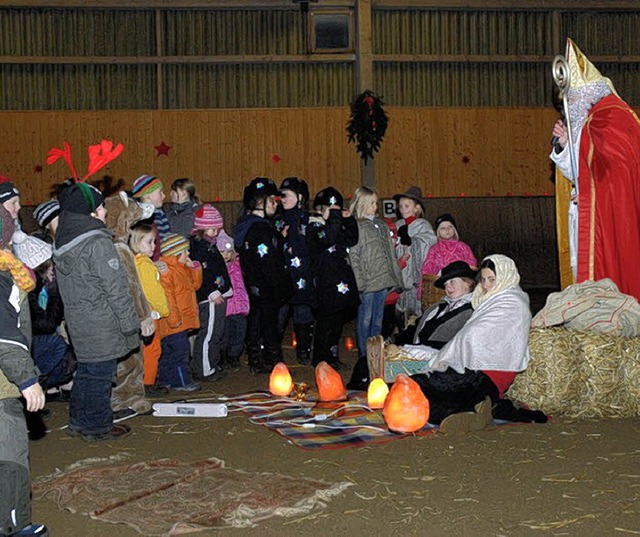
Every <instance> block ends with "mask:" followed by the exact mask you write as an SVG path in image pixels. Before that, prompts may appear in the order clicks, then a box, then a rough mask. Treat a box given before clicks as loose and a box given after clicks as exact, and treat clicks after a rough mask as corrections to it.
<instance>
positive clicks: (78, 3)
mask: <svg viewBox="0 0 640 537" xmlns="http://www.w3.org/2000/svg"><path fill="white" fill-rule="evenodd" d="M357 1H358V0H319V1H318V2H317V3H316V2H312V3H311V4H310V6H311V7H312V8H313V7H320V8H324V7H355V5H356V2H357ZM371 3H372V8H373V9H374V10H376V9H461V10H487V9H489V10H503V9H504V10H549V9H557V10H561V11H571V10H581V11H583V10H607V11H610V10H633V11H638V10H640V5H639V3H638V0H371ZM3 7H5V8H16V7H33V8H111V9H190V8H193V9H238V10H242V9H298V4H296V3H294V1H293V0H46V1H45V0H0V8H3Z"/></svg>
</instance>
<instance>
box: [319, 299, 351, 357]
mask: <svg viewBox="0 0 640 537" xmlns="http://www.w3.org/2000/svg"><path fill="white" fill-rule="evenodd" d="M345 320H346V316H345V312H344V311H343V310H337V311H334V312H332V313H331V314H318V315H317V316H316V325H315V330H314V333H313V362H312V363H313V365H314V366H315V365H318V364H319V363H320V362H332V361H336V360H338V359H339V352H338V350H339V348H340V337H341V336H342V327H343V326H344V323H345Z"/></svg>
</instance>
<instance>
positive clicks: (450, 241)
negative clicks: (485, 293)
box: [418, 213, 478, 309]
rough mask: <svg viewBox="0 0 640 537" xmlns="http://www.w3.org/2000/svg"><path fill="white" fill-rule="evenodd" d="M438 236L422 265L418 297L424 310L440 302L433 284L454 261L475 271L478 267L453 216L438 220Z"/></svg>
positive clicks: (448, 215)
mask: <svg viewBox="0 0 640 537" xmlns="http://www.w3.org/2000/svg"><path fill="white" fill-rule="evenodd" d="M435 229H436V235H437V237H438V242H437V243H436V244H434V245H433V246H432V247H431V248H429V252H428V253H427V257H426V258H425V260H424V263H423V264H422V268H421V270H420V272H421V274H422V278H420V280H419V285H418V297H419V298H421V299H422V307H423V309H426V308H428V307H429V306H430V305H432V304H435V303H437V302H438V301H439V297H441V296H442V293H441V292H440V291H439V290H438V289H437V288H434V286H433V285H431V283H433V282H434V281H435V280H436V279H437V278H438V277H439V276H440V272H441V271H442V269H443V268H444V267H446V266H447V265H449V264H451V263H453V262H454V261H464V262H465V263H467V264H468V265H469V266H470V267H471V268H473V269H474V270H475V269H476V267H477V266H478V261H477V259H476V256H475V255H473V252H472V251H471V248H470V247H469V245H468V244H467V243H465V242H462V241H461V240H460V237H459V236H458V226H457V224H456V221H455V219H454V217H453V216H451V215H450V214H448V213H445V214H441V215H440V216H438V218H436V222H435ZM425 278H426V279H427V280H428V282H429V285H428V286H427V287H424V294H425V296H424V297H423V282H424V279H425Z"/></svg>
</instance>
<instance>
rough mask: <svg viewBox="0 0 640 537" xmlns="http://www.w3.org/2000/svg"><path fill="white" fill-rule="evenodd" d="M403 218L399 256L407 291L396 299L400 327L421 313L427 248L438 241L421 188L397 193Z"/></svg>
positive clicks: (399, 223) (414, 187) (399, 228)
mask: <svg viewBox="0 0 640 537" xmlns="http://www.w3.org/2000/svg"><path fill="white" fill-rule="evenodd" d="M394 198H395V200H396V201H397V203H398V210H399V212H400V215H401V216H402V218H400V220H398V221H397V222H396V227H397V228H398V239H397V241H396V256H397V258H398V263H399V264H400V271H401V274H402V282H403V286H404V292H403V293H402V294H400V296H399V298H398V302H397V303H396V312H397V313H398V317H399V319H400V324H401V328H402V329H403V330H404V328H405V327H406V325H407V322H408V321H409V318H410V317H412V316H413V317H416V318H417V317H420V316H421V315H422V306H421V305H420V298H419V297H418V287H419V285H420V282H421V281H422V274H421V273H420V269H421V267H422V263H424V260H425V258H426V257H427V252H429V250H430V248H431V247H432V246H433V245H434V244H435V243H436V236H435V233H434V232H433V228H432V227H431V224H430V223H429V222H427V220H425V210H424V205H423V198H422V190H420V188H419V187H417V186H412V187H411V188H409V190H407V191H406V192H405V193H404V194H398V195H396V196H394Z"/></svg>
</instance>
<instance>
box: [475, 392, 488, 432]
mask: <svg viewBox="0 0 640 537" xmlns="http://www.w3.org/2000/svg"><path fill="white" fill-rule="evenodd" d="M492 406H493V403H492V402H491V397H489V396H488V395H487V397H485V399H484V401H481V402H480V403H478V404H477V405H476V406H475V407H474V408H475V410H476V414H478V415H480V416H482V417H483V420H484V422H485V425H487V426H489V425H492V424H493V414H492V412H491V408H492Z"/></svg>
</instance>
